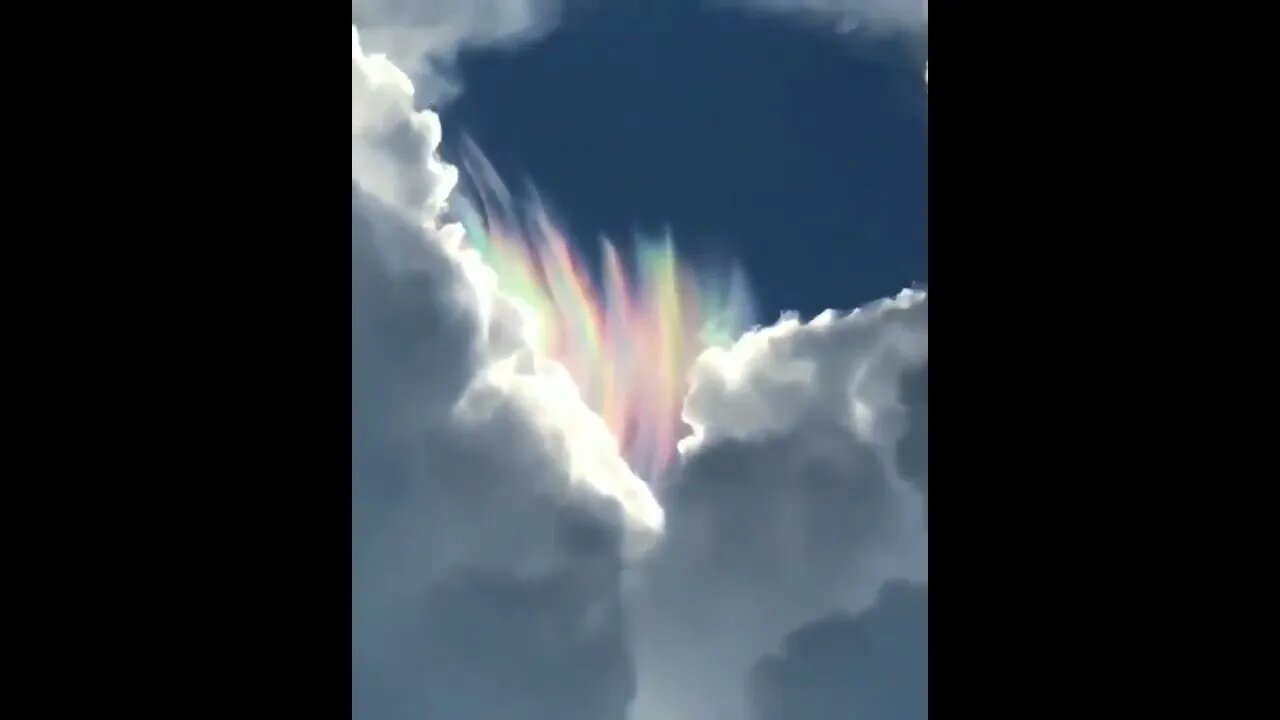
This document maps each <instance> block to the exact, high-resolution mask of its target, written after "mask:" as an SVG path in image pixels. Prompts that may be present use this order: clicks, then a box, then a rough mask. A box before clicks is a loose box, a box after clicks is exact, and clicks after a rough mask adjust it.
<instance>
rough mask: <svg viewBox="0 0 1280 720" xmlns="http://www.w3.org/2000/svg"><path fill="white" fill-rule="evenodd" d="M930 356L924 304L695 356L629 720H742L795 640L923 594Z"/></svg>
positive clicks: (915, 295)
mask: <svg viewBox="0 0 1280 720" xmlns="http://www.w3.org/2000/svg"><path fill="white" fill-rule="evenodd" d="M927 357H928V298H927V295H926V294H925V293H924V292H922V291H904V292H903V293H902V294H900V295H899V296H897V297H896V298H890V299H887V300H884V301H881V302H878V303H875V304H872V305H869V306H867V307H864V308H862V309H860V310H858V311H855V312H854V313H851V314H846V315H837V314H836V313H831V312H829V313H824V314H823V315H821V316H819V317H817V318H815V319H813V320H812V321H810V322H808V323H802V322H801V321H800V320H799V319H797V318H794V317H787V318H783V319H782V320H781V321H780V322H779V323H777V324H776V325H774V326H772V327H768V328H763V329H759V330H757V331H755V332H752V333H749V334H747V335H745V336H744V337H743V338H741V339H740V340H739V341H738V342H737V343H736V344H735V345H734V346H733V347H732V348H729V349H725V350H712V351H708V352H706V353H704V354H703V355H702V356H701V358H700V359H699V361H698V363H697V364H696V366H695V367H694V369H693V371H692V373H691V380H690V382H691V388H690V391H689V394H688V396H687V398H686V401H685V420H686V422H688V423H689V424H690V425H691V426H692V427H693V428H694V434H693V435H691V436H690V437H689V438H687V439H686V440H685V442H683V443H682V446H681V451H682V455H683V458H682V466H681V469H680V472H681V477H680V478H679V480H678V482H677V483H676V484H675V485H674V490H672V491H671V492H670V493H668V494H666V495H664V497H663V498H662V502H663V505H664V507H665V510H666V519H667V529H666V533H665V536H664V538H663V540H662V542H661V543H660V545H659V546H658V548H657V549H656V551H655V553H654V555H653V556H652V557H650V558H649V559H647V560H646V562H645V564H644V565H643V566H642V567H641V569H640V570H639V571H638V572H637V573H636V576H635V577H634V578H633V581H634V583H635V585H634V589H633V594H632V596H631V598H630V600H631V601H632V602H631V605H632V612H633V618H632V620H633V622H634V624H635V628H636V632H635V640H634V642H635V644H636V648H637V661H638V663H639V672H640V674H639V680H640V685H639V690H638V698H637V704H636V716H635V717H636V720H659V719H669V720H682V719H683V718H689V719H694V718H721V717H725V718H735V719H736V718H741V717H743V716H744V712H745V708H744V707H743V703H744V701H745V697H746V695H745V690H744V679H745V678H746V677H747V675H748V672H749V670H750V668H751V666H752V664H753V663H755V662H756V661H757V659H758V658H760V657H761V656H762V655H763V654H765V653H766V652H768V651H770V650H772V649H773V648H775V647H776V646H777V643H779V642H780V641H781V640H782V638H783V636H784V635H785V634H786V633H787V632H789V631H791V630H792V629H794V628H796V627H798V626H800V625H802V624H804V623H806V622H809V621H812V620H814V619H816V618H821V617H823V616H825V615H827V614H829V613H832V612H836V611H845V612H855V611H858V610H861V609H863V608H866V607H867V606H869V605H870V604H871V603H872V602H873V601H874V599H875V598H876V595H877V593H878V592H879V590H880V588H881V587H882V586H883V585H884V584H885V583H886V582H887V581H890V580H893V579H905V580H912V581H917V582H927V579H928V534H927V523H926V516H925V512H926V507H925V497H926V495H925V493H927V488H928V480H927V472H928V466H927V463H925V462H922V461H921V459H920V458H918V457H916V456H917V455H919V454H923V453H924V452H925V443H927V435H926V434H925V432H924V428H923V427H921V425H922V424H924V423H927V410H926V409H925V407H922V405H923V406H926V407H927V402H928V395H927V376H926V373H927Z"/></svg>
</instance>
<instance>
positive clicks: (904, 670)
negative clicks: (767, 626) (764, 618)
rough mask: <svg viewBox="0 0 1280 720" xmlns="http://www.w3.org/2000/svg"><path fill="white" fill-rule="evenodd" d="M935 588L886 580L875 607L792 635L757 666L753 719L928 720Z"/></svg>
mask: <svg viewBox="0 0 1280 720" xmlns="http://www.w3.org/2000/svg"><path fill="white" fill-rule="evenodd" d="M928 670H929V592H928V589H927V588H924V587H921V586H916V585H911V584H908V583H904V582H893V583H889V584H887V585H886V586H885V587H884V589H883V590H882V591H881V593H880V596H879V597H878V598H877V600H876V603H875V605H873V606H872V607H871V608H869V609H867V610H866V611H864V612H862V613H859V614H857V615H850V614H847V613H840V614H835V615H832V616H829V617H826V618H823V619H821V620H816V621H814V622H811V623H807V624H805V625H804V626H802V627H800V628H798V629H797V630H796V631H795V632H792V633H790V634H788V635H787V637H786V639H785V640H784V641H783V643H782V647H781V648H780V649H779V651H778V652H777V653H772V654H770V655H769V656H767V657H765V658H763V659H761V661H760V662H758V663H756V665H755V667H754V668H753V669H752V673H751V679H750V681H749V687H748V698H749V704H750V713H749V715H748V717H749V718H750V720H847V719H848V718H859V720H925V718H927V717H928V714H929V692H928Z"/></svg>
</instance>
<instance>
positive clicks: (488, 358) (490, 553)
mask: <svg viewBox="0 0 1280 720" xmlns="http://www.w3.org/2000/svg"><path fill="white" fill-rule="evenodd" d="M351 72H352V131H351V146H352V150H351V155H352V196H351V204H352V208H351V210H352V220H351V262H352V462H353V465H352V528H353V529H352V589H353V618H352V636H353V651H354V657H353V703H354V706H353V712H354V714H355V716H356V717H360V718H362V719H365V720H380V719H383V718H385V719H387V720H391V719H393V718H408V717H432V718H439V719H445V720H447V719H448V718H467V719H470V718H476V717H503V718H512V719H514V720H553V719H554V720H566V719H567V720H624V718H625V713H626V707H627V705H628V703H629V701H630V697H631V693H632V690H633V687H634V678H633V673H632V667H631V662H630V653H629V649H628V645H627V642H626V638H625V632H624V630H625V627H624V625H623V622H622V613H621V595H620V575H621V569H622V564H623V560H624V558H625V557H627V556H628V553H630V554H632V555H634V554H638V553H639V552H641V551H643V549H644V548H645V547H647V546H648V545H649V544H651V543H652V542H653V540H654V538H655V537H656V536H657V533H658V532H659V531H660V529H661V527H662V523H663V514H662V509H661V508H660V507H659V505H658V504H657V502H656V500H655V499H654V498H653V496H652V495H651V494H650V492H649V490H648V487H647V486H646V485H645V484H644V483H643V482H642V481H641V480H640V479H639V478H637V477H636V476H635V475H634V474H633V473H632V472H631V471H630V469H629V468H628V467H627V465H626V463H625V462H624V461H623V460H622V459H621V457H619V455H618V451H617V446H616V443H614V442H613V440H612V438H611V437H610V436H609V434H608V431H607V429H606V428H605V427H604V425H603V422H602V421H601V420H600V419H599V418H598V417H597V416H595V415H594V414H593V413H591V411H590V410H589V409H588V408H587V407H586V406H585V405H584V404H583V403H582V402H581V401H580V399H579V398H578V396H577V393H576V391H575V389H574V388H573V386H572V384H571V383H570V381H569V380H568V378H567V375H566V374H565V373H564V371H563V369H562V368H560V367H559V366H558V365H556V364H555V363H552V362H550V361H548V360H547V359H545V358H542V357H539V356H538V355H537V353H535V352H534V351H533V350H532V349H531V348H530V347H529V345H528V343H527V342H526V341H525V340H524V338H525V337H526V336H527V333H526V332H525V329H524V327H523V323H524V322H525V318H524V316H522V314H521V312H520V311H519V310H517V308H516V307H515V306H513V305H512V304H511V303H510V302H509V301H508V300H507V299H505V298H504V297H503V296H502V295H501V294H500V293H498V292H497V288H496V280H495V277H494V275H493V273H492V271H491V270H489V269H488V268H487V267H485V266H484V264H483V263H482V262H481V261H480V260H479V258H478V257H477V256H476V255H475V254H474V253H473V252H471V251H469V250H467V249H466V248H465V247H464V245H463V243H462V230H461V228H459V227H457V226H451V225H442V224H441V223H440V215H441V213H442V211H443V210H444V209H445V204H446V202H447V199H448V196H449V193H450V192H451V190H452V187H453V184H454V183H455V182H456V180H457V173H456V172H455V171H454V170H453V169H452V168H451V167H449V166H448V165H446V164H444V163H442V162H441V161H440V160H439V159H438V157H437V155H436V151H437V148H438V145H439V142H440V136H441V129H440V124H439V121H438V119H437V118H436V116H435V114H434V113H432V112H430V111H415V110H414V96H413V93H414V87H413V84H412V83H411V82H410V80H409V78H408V77H407V76H406V75H405V74H404V73H402V72H400V70H399V69H397V68H396V67H395V65H394V64H393V63H391V62H390V61H389V60H388V59H386V58H385V57H382V56H379V55H372V54H368V53H366V52H365V51H364V49H363V48H362V46H361V36H360V34H359V33H358V32H357V31H356V29H355V27H353V28H352V70H351ZM477 682H483V683H485V684H484V686H483V687H480V686H477V685H476V684H475V683H477Z"/></svg>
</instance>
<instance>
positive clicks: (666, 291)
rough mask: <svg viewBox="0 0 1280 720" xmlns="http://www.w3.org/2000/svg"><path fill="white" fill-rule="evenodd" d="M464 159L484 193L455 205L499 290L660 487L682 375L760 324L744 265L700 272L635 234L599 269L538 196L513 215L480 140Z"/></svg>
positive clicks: (603, 258)
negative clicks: (527, 315)
mask: <svg viewBox="0 0 1280 720" xmlns="http://www.w3.org/2000/svg"><path fill="white" fill-rule="evenodd" d="M467 156H468V157H467V158H466V160H465V162H464V163H463V165H464V167H465V168H466V170H467V174H468V176H469V178H470V180H471V181H472V184H473V185H474V186H475V191H476V193H477V194H478V195H479V197H478V198H475V199H474V200H475V202H474V205H472V204H470V203H462V204H461V205H460V206H459V205H455V210H456V211H458V212H459V214H460V215H461V216H462V217H461V220H462V222H463V225H464V227H465V228H466V231H467V239H468V241H469V242H470V244H471V245H472V247H474V248H475V249H476V250H477V251H478V252H479V253H480V255H481V256H482V257H483V258H484V259H485V261H486V263H487V264H488V265H489V266H490V267H492V268H493V270H494V271H495V272H496V273H497V276H498V284H499V288H500V289H501V290H502V291H503V292H504V293H505V294H506V295H508V296H511V297H513V298H515V299H517V300H520V301H522V302H523V303H525V304H526V306H527V307H528V308H530V309H531V310H533V312H534V313H535V314H536V316H537V319H538V332H537V337H536V339H535V344H536V345H537V346H538V349H539V350H540V351H542V352H543V353H545V354H546V355H547V356H549V357H552V358H554V359H556V360H558V361H559V362H560V363H561V364H563V365H564V367H565V369H566V370H567V371H568V372H569V375H570V376H571V377H572V378H573V379H574V381H575V383H576V384H577V386H578V389H579V391H580V392H581V394H582V399H583V401H584V402H586V404H587V405H588V406H589V407H591V408H592V409H593V410H595V411H596V412H597V413H598V414H599V415H600V416H601V418H603V420H604V421H605V424H606V425H608V427H609V429H610V430H611V431H612V432H613V435H614V437H615V438H616V439H617V440H618V443H619V445H620V447H621V450H622V453H623V456H624V457H625V458H626V460H627V462H628V464H630V465H631V468H632V470H633V471H635V472H636V473H637V474H638V475H640V477H642V478H644V479H645V480H646V481H647V482H649V483H650V484H651V485H657V484H660V483H661V480H662V477H663V473H664V471H665V469H666V468H667V466H668V465H669V464H670V462H671V460H672V458H673V457H674V455H675V449H676V441H677V440H679V439H680V437H681V436H682V435H684V434H685V428H684V427H683V425H682V423H681V421H680V411H681V405H682V404H683V401H684V395H685V391H686V387H685V380H686V374H687V373H688V371H689V368H690V367H692V365H693V361H694V359H695V358H697V356H698V355H699V354H700V353H701V352H702V351H703V350H704V349H706V348H708V347H711V346H713V345H725V344H728V343H731V342H732V341H733V340H734V339H736V338H737V337H738V335H739V334H740V333H742V332H743V331H744V330H746V329H747V328H748V327H749V326H750V325H751V324H752V323H753V322H754V317H753V315H754V308H753V303H752V298H751V293H750V289H749V286H748V284H747V281H746V276H745V274H744V273H743V272H742V271H741V269H740V268H739V267H737V266H731V267H728V268H725V269H724V270H723V271H721V272H718V273H713V272H708V271H706V270H700V271H695V270H694V269H693V268H692V267H691V266H689V265H688V264H686V263H684V262H683V261H682V260H681V258H680V257H679V256H678V255H677V253H676V250H675V246H674V243H673V242H672V240H671V238H670V237H669V236H668V237H666V238H663V239H658V240H652V239H646V238H637V239H635V241H634V242H633V250H634V252H633V255H634V257H633V258H632V259H631V261H630V262H628V261H627V260H626V259H624V257H623V255H622V253H621V252H620V251H619V249H618V248H617V246H615V245H614V244H613V243H612V242H610V241H609V240H607V239H601V240H600V262H599V268H598V271H597V272H595V273H593V272H591V270H590V269H589V266H588V264H587V263H586V262H585V261H584V259H583V257H582V255H581V254H579V253H578V252H576V251H575V248H574V245H573V244H572V243H571V242H570V241H569V239H568V238H566V237H565V234H564V233H563V232H561V230H560V229H559V228H558V227H557V226H556V225H555V224H554V223H553V222H552V221H551V219H550V217H549V215H548V213H547V211H546V209H545V208H544V207H543V205H542V204H541V203H540V202H538V201H537V200H536V198H535V199H534V200H532V201H530V202H529V203H527V207H526V208H525V211H524V212H521V213H517V212H516V211H515V208H514V207H513V202H512V199H511V195H510V194H509V193H508V191H507V190H506V188H505V186H504V185H503V183H502V182H501V180H500V179H499V178H498V176H497V174H496V172H495V171H494V170H493V168H492V166H490V165H489V163H488V162H487V161H485V159H484V157H483V156H482V155H481V154H480V153H479V151H478V150H477V149H475V148H474V146H470V147H468V150H467Z"/></svg>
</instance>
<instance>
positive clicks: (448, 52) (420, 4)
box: [351, 0, 562, 106]
mask: <svg viewBox="0 0 1280 720" xmlns="http://www.w3.org/2000/svg"><path fill="white" fill-rule="evenodd" d="M561 10H562V7H561V2H560V0H351V23H352V24H353V25H355V26H356V27H358V28H360V32H361V37H362V38H363V41H364V43H365V45H366V47H368V48H369V49H370V51H372V52H377V53H383V54H385V55H387V56H388V57H389V58H390V59H391V61H392V62H393V63H394V64H395V65H396V66H397V67H399V68H402V69H404V70H405V71H406V72H408V73H409V75H410V76H411V77H412V78H414V80H415V81H416V82H417V85H418V88H417V90H418V100H419V101H421V102H424V103H426V104H428V105H432V106H437V105H438V104H439V103H441V102H444V101H446V100H448V99H450V98H451V97H453V96H454V95H455V94H456V93H457V92H458V91H459V87H458V84H457V82H456V81H455V80H454V79H452V78H451V77H450V74H449V66H450V65H451V64H452V62H453V60H454V59H455V57H456V56H457V53H458V51H459V50H462V49H463V48H466V47H473V46H489V47H508V46H514V45H518V44H520V43H524V42H529V41H531V40H535V39H537V38H540V37H543V36H544V35H546V34H547V33H549V32H550V31H551V30H552V29H553V28H554V27H555V26H556V24H557V23H558V22H559V20H560V14H561Z"/></svg>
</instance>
